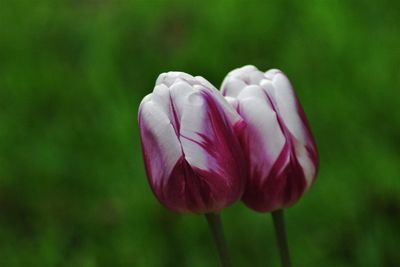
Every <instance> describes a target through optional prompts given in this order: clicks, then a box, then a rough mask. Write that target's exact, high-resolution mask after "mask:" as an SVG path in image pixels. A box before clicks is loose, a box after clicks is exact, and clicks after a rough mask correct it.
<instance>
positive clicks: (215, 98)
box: [138, 72, 246, 213]
mask: <svg viewBox="0 0 400 267" xmlns="http://www.w3.org/2000/svg"><path fill="white" fill-rule="evenodd" d="M138 120H139V127H140V137H141V145H142V151H143V158H144V163H145V169H146V174H147V177H148V181H149V184H150V187H151V189H152V191H153V193H154V194H155V196H156V197H157V199H158V200H159V202H160V203H161V204H162V205H164V206H165V207H166V208H168V209H170V210H173V211H176V212H180V213H210V212H219V211H220V210H222V209H223V208H225V207H228V206H229V205H231V204H232V203H233V202H235V201H237V200H239V199H240V198H241V196H242V194H243V191H244V184H245V179H246V167H245V159H244V155H243V152H242V150H241V145H240V143H239V138H240V136H241V135H242V133H243V131H244V128H245V125H246V124H245V123H244V121H243V119H242V118H241V117H240V116H239V114H238V113H237V112H236V111H235V110H234V109H233V108H232V107H231V106H230V105H229V104H228V102H226V100H225V99H224V97H223V96H222V95H221V94H220V93H219V92H218V90H217V89H216V88H215V87H214V86H212V85H211V84H210V83H209V82H208V81H206V80H205V79H204V78H202V77H193V76H191V75H189V74H186V73H183V72H168V73H164V74H161V75H160V76H159V77H158V79H157V81H156V86H155V88H154V91H153V93H151V94H149V95H147V96H146V97H145V98H144V99H143V101H142V102H141V104H140V107H139V114H138Z"/></svg>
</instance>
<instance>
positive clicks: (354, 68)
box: [0, 0, 400, 267]
mask: <svg viewBox="0 0 400 267" xmlns="http://www.w3.org/2000/svg"><path fill="white" fill-rule="evenodd" d="M246 64H254V65H256V66H257V67H259V68H260V69H262V70H267V69H269V68H280V69H282V70H284V71H285V72H286V73H287V75H288V76H289V77H290V79H291V81H292V83H293V84H294V86H295V87H296V89H297V93H298V96H299V98H300V100H301V102H302V104H303V106H304V109H305V111H306V113H307V115H308V118H309V120H310V123H311V126H312V129H313V131H314V134H315V138H316V141H317V143H318V145H319V150H320V157H321V168H320V172H319V177H318V179H317V182H316V184H315V185H314V187H312V189H311V190H310V191H309V193H307V194H306V195H305V196H304V197H303V198H302V200H301V201H300V202H299V203H298V204H296V205H295V206H294V207H293V208H291V209H289V210H287V211H286V218H287V227H288V235H289V241H290V249H291V253H292V258H293V262H294V264H293V265H294V266H295V267H300V266H326V267H330V266H332V267H333V266H363V267H368V266H400V253H399V252H398V248H399V242H400V177H399V174H400V108H399V107H400V106H399V104H400V2H399V1H344V0H342V1H339V0H337V1H311V0H306V1H277V0H276V1H251V0H246V1H244V0H240V1H212V0H203V1H197V2H195V1H168V2H164V1H144V0H143V1H141V0H135V1H128V0H114V1H111V0H109V1H107V0H69V1H67V0H63V1H61V0H60V1H51V0H36V1H28V0H2V1H1V2H0V266H4V267H14V266H24V267H25V266H44V267H46V266H74V267H75V266H76V267H80V266H88V267H89V266H139V267H141V266H150V267H151V266H191V267H197V266H199V267H200V266H218V258H217V254H216V251H215V249H214V246H213V243H212V239H211V236H210V234H209V232H208V229H207V224H206V221H205V219H204V218H203V217H201V216H195V215H183V216H182V215H176V214H173V213H171V212H169V211H167V210H165V209H164V208H162V207H161V205H160V204H159V203H158V202H157V201H156V199H155V198H154V197H153V195H152V193H151V191H150V189H149V186H148V184H147V180H146V177H145V174H144V168H143V163H142V158H141V152H140V145H139V136H138V125H137V121H136V113H137V108H138V104H139V102H140V100H141V98H142V97H143V96H144V95H146V94H148V93H150V92H151V91H152V89H153V86H154V82H155V79H156V78H157V76H158V74H159V73H161V72H165V71H169V70H181V71H185V72H189V73H191V74H194V75H201V76H204V77H206V78H207V79H208V80H210V81H211V82H212V83H213V84H215V85H216V86H217V87H218V86H219V85H220V84H221V82H222V79H223V78H224V76H225V74H226V73H227V72H228V71H230V70H232V69H233V68H237V67H240V66H243V65H246ZM223 221H224V223H225V227H226V236H227V239H228V243H229V249H230V251H231V253H232V255H233V259H234V262H235V266H279V258H278V252H277V250H276V247H275V240H274V235H273V232H272V223H271V218H270V216H269V214H259V213H255V212H253V211H251V210H249V209H247V208H245V207H244V206H243V205H242V204H241V203H238V204H235V205H234V206H232V207H231V208H228V209H227V210H226V211H224V212H223Z"/></svg>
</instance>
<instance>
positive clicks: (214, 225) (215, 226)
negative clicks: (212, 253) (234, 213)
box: [205, 213, 232, 267]
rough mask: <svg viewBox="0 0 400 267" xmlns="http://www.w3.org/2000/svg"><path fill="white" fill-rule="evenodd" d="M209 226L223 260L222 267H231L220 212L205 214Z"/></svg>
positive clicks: (220, 257)
mask: <svg viewBox="0 0 400 267" xmlns="http://www.w3.org/2000/svg"><path fill="white" fill-rule="evenodd" d="M205 216H206V219H207V222H208V226H209V227H210V230H211V233H212V236H213V238H214V241H215V245H216V246H217V250H218V254H219V259H220V261H221V267H230V266H232V265H231V260H230V257H229V254H228V250H227V248H226V242H225V237H224V231H223V228H222V223H221V218H220V216H219V214H218V213H207V214H205Z"/></svg>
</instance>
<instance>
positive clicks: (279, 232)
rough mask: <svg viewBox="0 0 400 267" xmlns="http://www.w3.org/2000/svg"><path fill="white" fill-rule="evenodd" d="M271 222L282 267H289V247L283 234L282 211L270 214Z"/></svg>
mask: <svg viewBox="0 0 400 267" xmlns="http://www.w3.org/2000/svg"><path fill="white" fill-rule="evenodd" d="M271 214H272V220H273V222H274V228H275V237H276V242H277V243H278V247H279V254H280V256H281V264H282V267H290V266H291V264H290V256H289V247H288V243H287V238H286V232H285V221H284V218H283V210H276V211H273V212H271Z"/></svg>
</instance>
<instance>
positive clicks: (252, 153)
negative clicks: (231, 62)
mask: <svg viewBox="0 0 400 267" xmlns="http://www.w3.org/2000/svg"><path fill="white" fill-rule="evenodd" d="M221 90H222V94H223V95H224V96H225V98H226V99H227V100H228V102H230V103H231V104H232V105H233V106H234V107H235V108H236V110H237V111H238V112H239V114H240V115H241V116H242V118H243V119H244V120H245V122H246V123H247V127H246V129H245V133H244V135H243V138H244V139H243V141H242V142H241V143H242V145H243V150H244V153H245V155H246V159H247V161H248V168H249V170H248V173H249V178H248V182H247V186H246V189H245V193H244V195H243V198H242V200H243V202H244V203H245V204H246V205H247V206H248V207H250V208H252V209H254V210H256V211H260V212H268V211H273V210H277V209H281V208H286V207H289V206H291V205H293V204H294V203H295V202H297V201H298V200H299V198H300V197H301V196H302V194H303V193H304V192H305V191H306V190H307V189H308V188H309V187H310V186H311V184H312V183H313V182H314V180H315V177H316V173H317V169H318V153H317V148H316V146H315V143H314V140H313V137H312V135H311V132H310V128H309V126H308V122H307V119H306V117H305V114H304V112H303V110H302V108H301V106H300V104H299V102H298V100H297V97H296V95H295V92H294V91H293V88H292V86H291V84H290V82H289V80H288V78H287V77H286V76H285V75H284V74H283V73H282V72H281V71H279V70H276V69H272V70H269V71H267V72H265V73H263V72H261V71H259V70H258V69H257V68H256V67H254V66H245V67H242V68H239V69H236V70H233V71H232V72H230V73H229V74H228V75H227V76H226V78H225V80H224V82H223V84H222V89H221Z"/></svg>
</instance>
